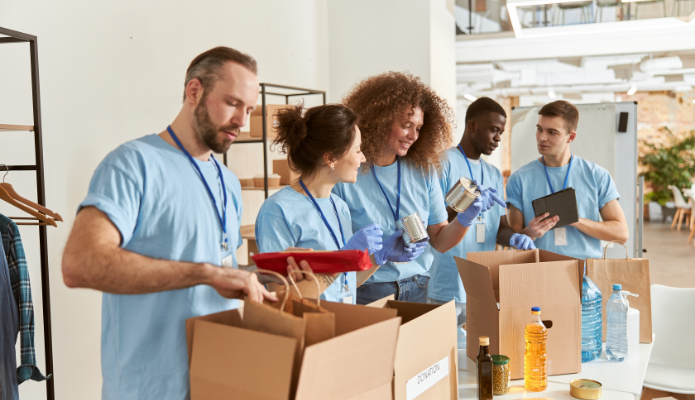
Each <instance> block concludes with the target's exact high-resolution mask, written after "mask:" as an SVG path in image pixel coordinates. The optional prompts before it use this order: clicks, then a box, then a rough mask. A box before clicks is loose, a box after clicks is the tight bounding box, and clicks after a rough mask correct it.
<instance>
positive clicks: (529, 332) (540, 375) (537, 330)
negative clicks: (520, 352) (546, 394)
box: [524, 307, 548, 392]
mask: <svg viewBox="0 0 695 400" xmlns="http://www.w3.org/2000/svg"><path fill="white" fill-rule="evenodd" d="M524 336H525V337H526V351H525V352H524V387H525V389H526V390H530V391H533V392H542V391H544V390H545V389H546V388H547V387H548V352H547V351H546V346H545V344H546V342H547V340H548V331H547V329H546V328H545V326H544V325H543V322H541V309H540V307H533V308H532V309H531V323H530V324H528V325H526V330H525V331H524Z"/></svg>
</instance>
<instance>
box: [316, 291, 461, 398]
mask: <svg viewBox="0 0 695 400" xmlns="http://www.w3.org/2000/svg"><path fill="white" fill-rule="evenodd" d="M322 304H323V303H322ZM368 306H370V307H378V308H382V309H389V310H395V311H397V312H398V316H399V317H401V318H402V323H401V326H400V332H399V334H398V346H397V349H396V361H395V365H394V370H393V373H394V376H393V399H394V400H406V399H415V398H417V399H418V400H427V399H437V400H441V399H450V400H456V399H458V398H459V393H458V351H457V348H456V339H457V337H456V307H455V306H454V302H453V301H450V302H449V303H446V304H444V305H435V304H423V303H410V302H405V301H396V300H393V296H390V297H386V298H383V299H381V300H377V301H375V302H373V303H371V304H369V305H368Z"/></svg>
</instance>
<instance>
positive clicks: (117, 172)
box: [80, 135, 242, 400]
mask: <svg viewBox="0 0 695 400" xmlns="http://www.w3.org/2000/svg"><path fill="white" fill-rule="evenodd" d="M195 162H196V163H197V164H198V166H199V167H200V169H201V171H202V172H203V175H204V176H205V179H206V180H207V182H208V184H209V185H210V189H211V191H212V193H213V195H214V196H215V198H216V201H217V205H218V210H219V211H221V208H222V196H221V194H222V193H221V191H222V187H221V182H220V180H219V175H218V172H217V169H216V168H215V166H214V165H213V164H212V162H202V161H199V160H197V159H196V160H195ZM221 169H222V175H223V177H224V183H225V187H226V191H227V234H228V238H229V244H230V246H229V249H228V250H227V251H226V252H223V251H222V247H221V243H222V241H223V234H222V229H221V227H220V221H219V218H218V212H219V211H217V210H215V209H214V207H213V204H212V200H211V199H210V197H209V195H208V193H207V191H206V190H205V186H204V185H203V182H202V181H201V178H200V175H198V172H196V170H195V168H194V167H193V165H191V163H190V161H189V160H188V158H186V156H185V155H184V154H183V152H181V151H180V150H179V149H178V148H175V147H173V146H171V145H170V144H168V143H167V142H165V141H164V140H163V139H162V138H160V137H159V136H157V135H148V136H145V137H143V138H140V139H136V140H133V141H131V142H128V143H125V144H123V145H121V146H119V147H118V148H117V149H116V150H114V151H112V152H111V153H109V154H108V155H107V156H106V158H105V159H104V160H103V161H102V162H101V164H99V166H98V167H97V170H96V171H95V172H94V176H93V177H92V181H91V183H90V184H89V192H88V194H87V197H86V198H85V200H84V201H83V202H82V204H80V209H81V208H82V207H86V206H95V207H96V208H98V209H99V210H101V211H102V212H104V213H105V214H106V215H107V216H108V217H109V219H110V220H111V222H113V224H114V225H116V228H117V229H118V230H119V232H120V233H121V237H122V242H121V247H122V248H123V249H125V250H128V251H132V252H134V253H138V254H141V255H143V256H146V257H151V258H156V259H165V260H175V261H188V262H197V263H210V264H213V265H221V264H222V259H223V258H224V257H227V256H230V255H231V256H232V260H233V265H234V267H237V261H236V249H237V248H238V247H239V246H240V245H241V243H242V239H241V235H240V232H239V224H240V220H241V213H242V205H241V185H240V184H239V180H238V179H237V178H236V177H235V176H234V174H232V173H231V172H230V171H229V170H228V169H227V168H225V167H224V165H222V166H221ZM221 268H222V267H221ZM237 305H238V301H237V300H229V299H225V298H224V297H222V296H220V295H219V294H218V293H217V292H216V291H215V289H213V288H212V287H210V286H206V285H198V286H193V287H189V288H186V289H178V290H170V291H165V292H160V293H150V294H141V295H120V294H110V293H104V294H103V299H102V328H101V330H102V334H101V370H102V376H103V379H104V383H103V387H102V398H103V399H157V400H158V399H187V398H189V397H190V390H189V377H188V355H187V350H186V349H187V346H186V329H185V321H186V319H188V318H191V317H196V316H200V315H205V314H211V313H216V312H220V311H224V310H229V309H232V308H235V307H237Z"/></svg>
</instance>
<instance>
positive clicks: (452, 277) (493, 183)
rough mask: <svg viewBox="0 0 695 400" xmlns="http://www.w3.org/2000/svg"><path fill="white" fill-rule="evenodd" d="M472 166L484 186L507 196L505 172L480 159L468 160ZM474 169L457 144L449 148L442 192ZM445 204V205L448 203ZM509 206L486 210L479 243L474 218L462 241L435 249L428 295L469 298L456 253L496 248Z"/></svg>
mask: <svg viewBox="0 0 695 400" xmlns="http://www.w3.org/2000/svg"><path fill="white" fill-rule="evenodd" d="M468 161H469V162H470V164H471V169H472V170H473V178H472V179H475V180H476V181H477V182H478V183H479V184H481V185H483V186H485V187H491V188H494V189H495V190H497V194H498V196H500V197H502V196H504V180H503V179H502V174H501V173H500V171H499V170H498V169H497V168H496V167H495V166H494V165H490V164H488V163H486V162H485V161H483V160H482V159H481V160H470V159H469V160H468ZM481 168H485V176H484V178H485V179H484V181H482V182H481V174H480V172H481ZM470 175H471V173H470V171H469V170H468V165H466V160H465V159H464V158H463V154H461V152H460V151H459V149H458V148H456V147H454V148H451V149H449V150H447V152H446V159H445V160H444V162H443V163H442V172H441V177H440V178H439V183H440V185H441V187H442V193H444V194H445V195H446V193H447V192H449V190H450V189H451V188H452V187H453V186H454V185H455V184H456V182H458V181H459V179H460V178H461V177H466V178H471V176H470ZM445 206H446V205H445ZM506 213H507V210H505V209H504V207H501V206H500V205H498V204H497V203H495V204H494V205H493V207H492V208H491V209H489V210H488V211H487V212H485V213H483V219H484V220H485V242H484V243H478V241H477V234H476V225H478V222H477V219H476V221H475V222H473V225H471V227H470V229H469V230H468V233H466V236H465V237H464V238H463V240H462V241H461V243H459V244H457V245H456V246H454V248H453V249H451V250H449V251H447V252H446V253H444V254H442V253H440V252H438V251H437V250H433V252H434V264H433V265H432V270H431V271H430V276H431V277H430V284H429V288H428V289H427V296H428V297H431V298H433V299H435V300H440V301H451V300H452V299H453V300H455V301H456V302H457V303H465V302H466V291H465V290H464V288H463V282H462V281H461V277H460V276H459V272H458V268H456V261H454V256H456V257H460V258H464V259H465V258H466V253H473V252H481V251H493V250H495V246H496V245H497V231H498V229H499V227H500V217H501V216H502V215H505V214H506Z"/></svg>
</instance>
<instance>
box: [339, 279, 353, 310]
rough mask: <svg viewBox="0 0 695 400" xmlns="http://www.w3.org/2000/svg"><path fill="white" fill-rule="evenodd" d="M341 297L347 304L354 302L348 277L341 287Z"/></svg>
mask: <svg viewBox="0 0 695 400" xmlns="http://www.w3.org/2000/svg"><path fill="white" fill-rule="evenodd" d="M340 298H341V299H343V300H342V302H343V303H345V304H352V303H353V301H352V293H350V288H348V285H347V278H346V279H345V281H344V282H343V284H342V286H341V287H340Z"/></svg>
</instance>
